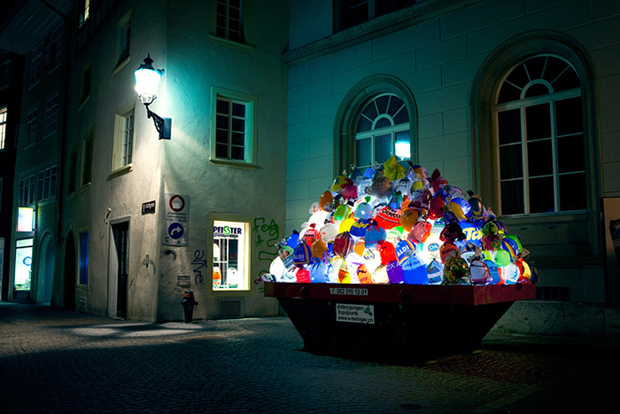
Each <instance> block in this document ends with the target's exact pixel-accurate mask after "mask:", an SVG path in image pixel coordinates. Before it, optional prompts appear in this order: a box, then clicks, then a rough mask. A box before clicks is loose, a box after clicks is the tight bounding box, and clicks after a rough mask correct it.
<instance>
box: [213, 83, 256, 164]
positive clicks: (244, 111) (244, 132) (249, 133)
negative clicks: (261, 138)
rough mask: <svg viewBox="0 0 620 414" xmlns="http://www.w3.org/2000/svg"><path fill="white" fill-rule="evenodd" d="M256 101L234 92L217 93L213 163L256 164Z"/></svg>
mask: <svg viewBox="0 0 620 414" xmlns="http://www.w3.org/2000/svg"><path fill="white" fill-rule="evenodd" d="M254 101H255V98H254V97H250V96H247V95H243V94H236V93H233V92H230V93H228V94H223V93H216V98H215V102H214V105H213V107H214V112H215V113H214V115H213V118H214V122H213V124H214V127H213V128H212V131H213V135H212V136H214V137H215V139H212V140H211V159H212V160H214V159H215V160H220V161H232V162H237V163H239V162H241V163H253V162H254V152H253V151H254V147H255V145H254V143H253V139H254V135H255V131H254V128H255V125H254V119H255V110H256V108H255V103H254Z"/></svg>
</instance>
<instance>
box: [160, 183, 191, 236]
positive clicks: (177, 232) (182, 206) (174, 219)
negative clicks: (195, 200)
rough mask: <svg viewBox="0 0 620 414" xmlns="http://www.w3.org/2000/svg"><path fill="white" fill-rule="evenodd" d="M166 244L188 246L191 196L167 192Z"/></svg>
mask: <svg viewBox="0 0 620 414" xmlns="http://www.w3.org/2000/svg"><path fill="white" fill-rule="evenodd" d="M165 207H166V225H165V230H166V234H165V235H164V245H165V246H187V243H188V240H189V196H188V195H181V194H166V206H165Z"/></svg>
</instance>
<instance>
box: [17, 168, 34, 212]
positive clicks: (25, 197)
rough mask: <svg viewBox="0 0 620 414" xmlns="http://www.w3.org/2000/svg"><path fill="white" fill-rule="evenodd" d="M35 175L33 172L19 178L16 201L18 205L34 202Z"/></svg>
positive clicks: (23, 205)
mask: <svg viewBox="0 0 620 414" xmlns="http://www.w3.org/2000/svg"><path fill="white" fill-rule="evenodd" d="M35 184H36V183H35V176H34V174H32V175H29V176H27V177H24V178H22V179H20V180H19V186H18V192H17V197H18V202H19V207H28V206H31V205H33V204H34V202H35V193H34V189H35Z"/></svg>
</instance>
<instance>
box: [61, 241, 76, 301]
mask: <svg viewBox="0 0 620 414" xmlns="http://www.w3.org/2000/svg"><path fill="white" fill-rule="evenodd" d="M75 276H76V263H75V240H73V233H71V232H69V234H67V243H66V244H65V277H64V279H65V287H64V295H63V302H62V303H63V307H64V308H67V309H71V310H75V281H76V279H75Z"/></svg>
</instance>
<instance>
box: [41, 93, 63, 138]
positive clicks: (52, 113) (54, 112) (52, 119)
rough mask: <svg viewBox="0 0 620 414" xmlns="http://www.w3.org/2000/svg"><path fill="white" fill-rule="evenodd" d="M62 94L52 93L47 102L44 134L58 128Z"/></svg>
mask: <svg viewBox="0 0 620 414" xmlns="http://www.w3.org/2000/svg"><path fill="white" fill-rule="evenodd" d="M59 99H60V95H59V94H58V93H56V94H54V95H52V97H50V98H49V99H48V100H47V102H46V104H45V128H44V134H45V135H47V134H51V133H52V132H56V131H57V130H58V106H59V105H58V103H59Z"/></svg>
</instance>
